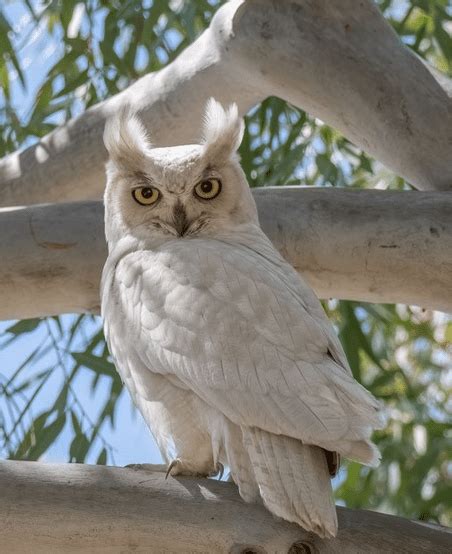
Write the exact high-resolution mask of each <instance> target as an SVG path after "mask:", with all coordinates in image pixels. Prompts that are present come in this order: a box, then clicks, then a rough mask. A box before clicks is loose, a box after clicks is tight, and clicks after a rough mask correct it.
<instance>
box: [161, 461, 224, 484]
mask: <svg viewBox="0 0 452 554" xmlns="http://www.w3.org/2000/svg"><path fill="white" fill-rule="evenodd" d="M223 473H224V467H223V464H220V463H218V464H217V465H216V467H215V469H214V470H213V471H209V470H208V469H207V468H206V469H204V468H202V469H200V468H199V466H198V467H197V466H196V464H193V463H190V462H187V461H185V460H181V459H180V458H176V459H175V460H173V461H172V462H171V463H170V464H169V465H168V468H167V470H166V477H165V479H168V476H169V475H171V477H176V476H177V475H186V476H191V477H215V476H216V475H218V474H219V479H221V478H222V477H223Z"/></svg>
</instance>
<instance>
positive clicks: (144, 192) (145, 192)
mask: <svg viewBox="0 0 452 554" xmlns="http://www.w3.org/2000/svg"><path fill="white" fill-rule="evenodd" d="M152 194H153V193H152V189H151V188H149V187H144V188H142V189H141V196H142V197H143V198H151V196H152Z"/></svg>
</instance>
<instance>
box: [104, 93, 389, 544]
mask: <svg viewBox="0 0 452 554" xmlns="http://www.w3.org/2000/svg"><path fill="white" fill-rule="evenodd" d="M242 134H243V122H242V120H241V119H240V118H239V117H238V111H237V107H236V106H235V105H232V106H231V107H229V108H228V109H227V110H225V109H223V107H222V106H221V105H220V104H219V103H217V102H215V101H214V100H212V99H211V100H210V101H209V102H208V104H207V107H206V113H205V118H204V126H203V131H202V138H201V140H200V144H193V145H188V146H176V147H170V148H153V147H152V145H151V143H150V142H149V139H148V136H147V134H146V132H145V130H144V128H143V126H142V125H141V123H140V121H139V120H138V119H137V118H136V117H135V116H134V115H131V114H129V113H127V111H126V112H122V113H121V115H119V116H117V117H115V118H113V119H111V120H109V122H108V123H107V127H106V130H105V135H104V141H105V145H106V147H107V149H108V152H109V155H110V159H109V162H108V165H107V177H108V179H107V187H106V191H105V231H106V237H107V242H108V250H109V254H108V260H107V262H106V264H105V268H104V272H103V277H102V315H103V319H104V327H105V334H106V337H107V340H108V344H109V347H110V352H111V354H112V356H113V358H114V360H115V363H116V366H117V369H118V371H119V373H120V375H121V377H122V379H123V381H124V383H125V385H126V387H127V388H128V390H129V392H130V394H131V395H132V398H133V400H134V402H135V404H136V405H137V406H138V408H139V410H140V411H141V413H142V414H143V416H144V419H145V420H146V422H147V424H148V425H149V427H150V429H151V430H152V432H153V434H154V437H155V439H156V441H157V443H158V446H159V448H160V449H161V452H162V455H163V457H164V458H165V460H166V462H167V463H168V464H169V471H170V473H171V474H172V475H176V474H182V475H202V476H209V475H213V474H215V473H216V472H218V469H219V467H220V464H224V465H226V466H227V467H228V468H229V469H230V474H231V476H232V479H233V480H234V481H235V483H236V484H237V486H238V488H239V491H240V495H241V496H242V498H243V499H244V500H245V501H247V502H255V501H258V500H259V499H262V500H263V502H264V504H265V505H266V506H267V508H268V509H269V510H270V511H271V512H273V513H274V514H276V515H277V516H280V517H282V518H284V519H286V520H289V521H292V522H296V523H298V524H299V525H301V526H303V527H304V528H305V529H307V530H311V531H314V532H315V533H317V534H318V535H320V536H322V537H331V536H334V535H335V534H336V531H337V518H336V510H335V506H334V501H333V497H332V489H331V483H330V472H331V471H332V469H333V468H332V466H334V465H335V462H336V461H337V458H338V457H339V455H343V456H345V457H348V458H351V459H353V460H357V461H359V462H361V463H364V464H369V465H374V464H376V463H377V462H378V458H379V454H378V451H377V449H376V448H375V446H374V445H373V444H372V443H371V442H370V440H369V439H370V435H371V433H372V430H373V429H375V428H380V427H381V412H380V406H379V403H378V402H377V401H376V400H375V399H374V398H373V397H372V396H371V395H370V394H369V393H368V392H367V391H366V390H365V389H364V388H363V387H362V386H361V385H359V384H358V383H357V382H356V381H355V380H354V379H353V377H352V374H351V371H350V368H349V365H348V363H347V360H346V357H345V354H344V352H343V350H342V348H341V345H340V343H339V341H338V339H337V337H336V334H335V332H334V330H333V328H332V326H331V324H330V323H329V321H328V319H327V317H326V315H325V313H324V311H323V309H322V307H321V304H320V303H319V301H318V299H317V298H316V296H315V295H314V293H313V292H312V290H311V288H310V287H309V286H308V285H307V284H306V283H305V282H304V281H303V279H302V278H301V277H300V275H299V274H298V273H297V272H296V271H295V270H294V268H293V267H292V266H290V265H289V264H288V263H287V262H286V261H285V260H284V259H283V258H282V257H281V256H280V254H279V253H278V252H277V251H276V249H275V248H274V247H273V245H272V244H271V242H270V241H269V239H268V238H267V237H266V236H265V234H264V233H263V231H262V230H261V228H260V226H259V221H258V216H257V210H256V205H255V203H254V200H253V197H252V195H251V192H250V189H249V186H248V183H247V181H246V178H245V175H244V173H243V171H242V169H241V167H240V164H239V159H238V156H237V154H236V151H237V148H238V147H239V145H240V142H241V138H242Z"/></svg>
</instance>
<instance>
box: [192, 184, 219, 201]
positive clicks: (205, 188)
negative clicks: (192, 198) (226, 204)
mask: <svg viewBox="0 0 452 554" xmlns="http://www.w3.org/2000/svg"><path fill="white" fill-rule="evenodd" d="M220 192H221V181H220V180H219V179H206V180H205V181H201V182H200V183H198V184H197V185H196V187H195V194H196V196H198V197H199V198H202V199H203V200H212V198H215V197H216V196H218V195H219V194H220Z"/></svg>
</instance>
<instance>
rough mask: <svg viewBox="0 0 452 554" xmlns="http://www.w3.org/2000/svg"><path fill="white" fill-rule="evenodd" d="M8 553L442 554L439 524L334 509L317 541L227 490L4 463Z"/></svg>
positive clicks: (447, 539) (93, 469)
mask: <svg viewBox="0 0 452 554" xmlns="http://www.w3.org/2000/svg"><path fill="white" fill-rule="evenodd" d="M0 490H1V491H2V502H1V503H0V521H1V523H0V527H1V541H2V549H3V551H4V552H10V553H19V552H20V553H22V552H33V554H60V553H61V552H65V553H71V552H90V553H93V554H94V553H99V554H100V553H108V554H115V553H118V554H119V553H122V552H136V553H143V554H144V553H149V552H162V553H163V552H167V553H173V554H174V553H177V552H180V553H186V552H191V553H193V554H195V553H207V552H209V553H211V552H215V553H218V554H223V553H224V554H245V553H248V554H251V553H254V554H302V553H304V554H308V553H311V554H313V553H318V554H322V553H328V554H335V553H337V554H344V553H347V554H362V553H363V552H366V554H389V553H391V554H392V553H394V552H397V553H398V554H411V553H412V552H419V553H422V552H424V553H426V554H427V553H430V552H434V553H435V554H446V553H449V552H450V548H451V541H452V534H451V532H450V530H447V529H445V528H443V527H439V526H435V525H428V524H424V523H421V522H415V521H410V520H407V519H402V518H399V517H395V516H389V515H385V514H379V513H377V512H367V511H358V510H348V509H346V508H338V517H339V533H338V536H337V538H335V539H330V540H322V539H319V538H318V537H316V536H314V535H312V534H310V533H307V532H306V531H304V530H303V529H301V528H300V527H298V526H297V525H295V524H291V523H287V522H285V521H282V520H277V519H276V518H275V517H273V516H272V515H271V514H270V513H269V512H268V511H267V510H266V509H265V508H264V507H263V506H261V505H257V504H254V505H252V504H245V503H244V502H243V501H242V500H241V499H240V497H239V495H238V492H237V489H236V487H235V486H234V485H233V484H232V483H220V482H218V481H212V480H208V479H193V478H189V477H181V478H173V477H170V478H169V479H168V480H165V474H164V473H151V472H144V471H136V470H132V469H127V468H114V467H105V466H89V465H79V464H60V465H56V464H42V463H38V462H15V461H9V462H0Z"/></svg>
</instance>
